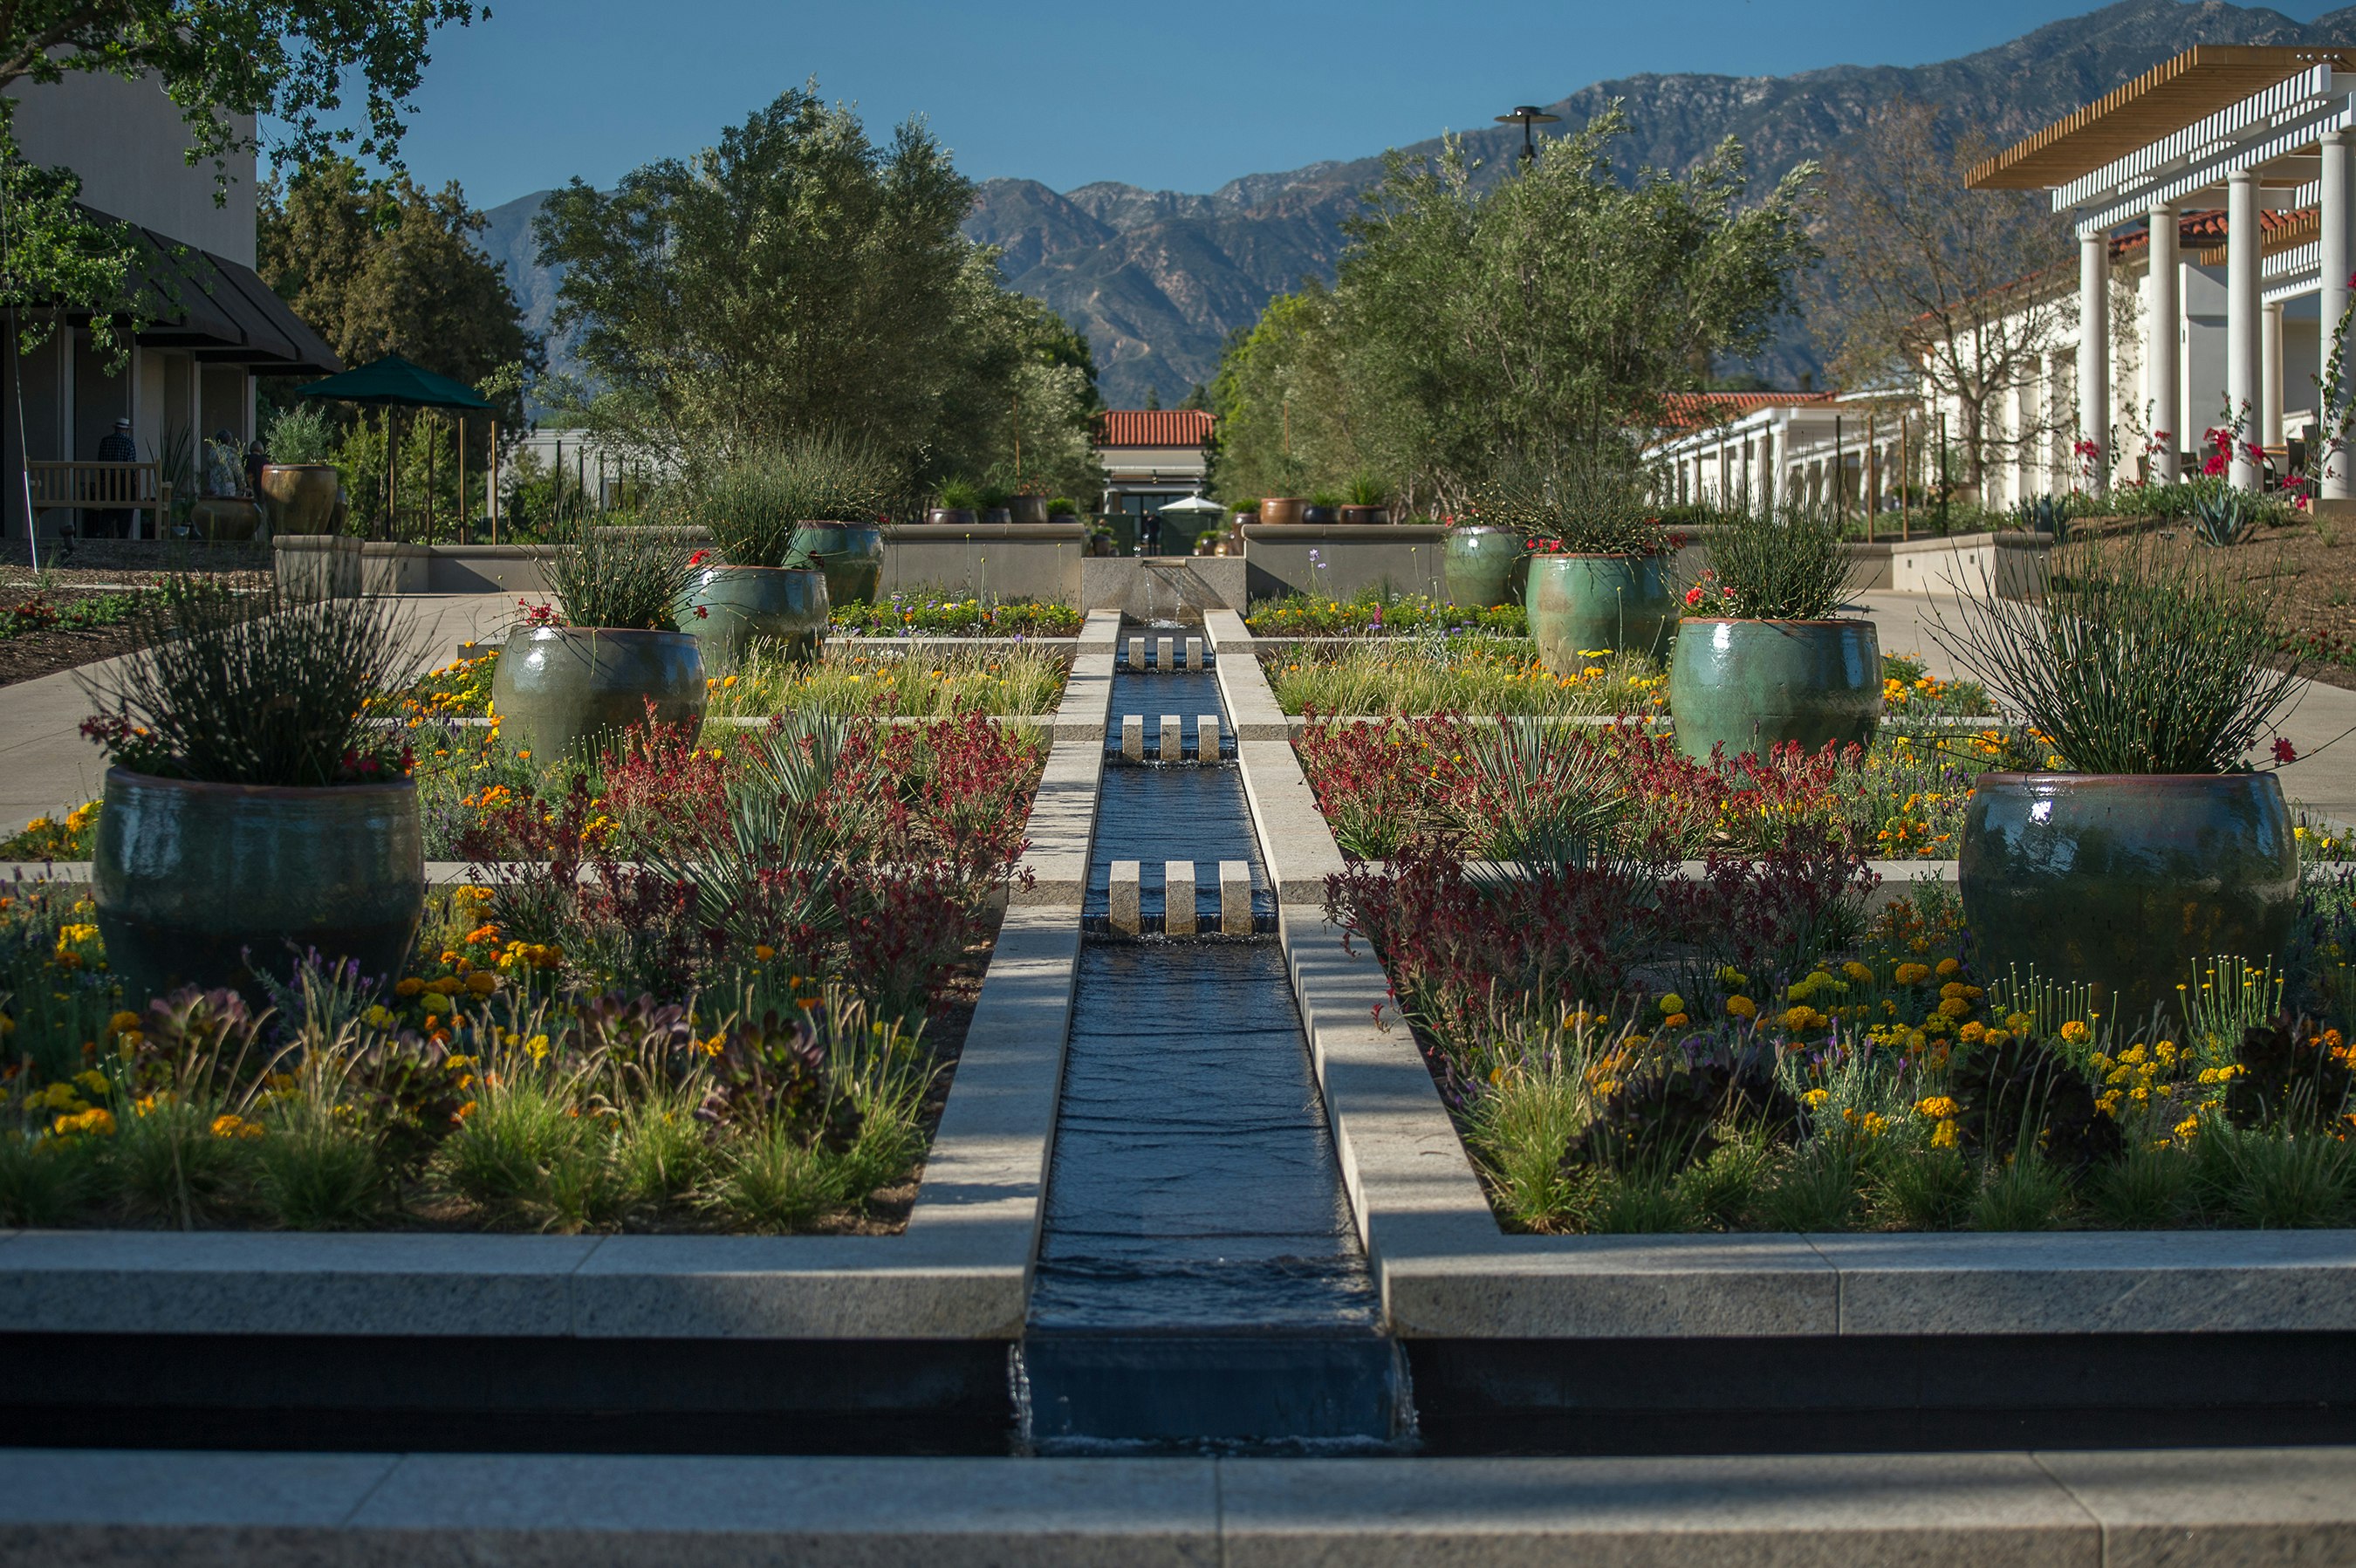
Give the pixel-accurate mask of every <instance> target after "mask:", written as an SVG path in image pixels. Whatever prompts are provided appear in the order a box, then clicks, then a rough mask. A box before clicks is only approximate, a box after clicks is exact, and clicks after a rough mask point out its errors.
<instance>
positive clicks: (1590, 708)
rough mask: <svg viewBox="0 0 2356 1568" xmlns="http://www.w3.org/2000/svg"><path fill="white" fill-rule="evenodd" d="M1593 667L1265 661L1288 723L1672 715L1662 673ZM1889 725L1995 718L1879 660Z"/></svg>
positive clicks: (1312, 653) (1974, 690)
mask: <svg viewBox="0 0 2356 1568" xmlns="http://www.w3.org/2000/svg"><path fill="white" fill-rule="evenodd" d="M1582 652H1583V653H1584V656H1585V657H1586V658H1587V660H1588V662H1587V663H1585V664H1584V665H1582V666H1581V667H1580V668H1578V669H1576V670H1572V671H1569V672H1568V673H1564V674H1557V673H1555V672H1554V671H1550V670H1548V669H1547V667H1546V665H1545V664H1543V663H1541V662H1540V661H1539V660H1538V658H1537V652H1536V650H1535V649H1534V648H1533V646H1532V645H1531V644H1530V643H1529V642H1528V641H1526V640H1525V639H1518V638H1492V637H1450V638H1447V639H1444V640H1440V639H1437V638H1436V634H1428V635H1427V636H1425V637H1422V638H1419V639H1416V640H1415V641H1413V642H1406V641H1402V642H1397V643H1391V644H1368V645H1360V646H1348V647H1343V648H1339V649H1335V650H1324V649H1289V650H1284V651H1282V652H1276V653H1268V654H1263V655H1262V656H1261V665H1262V667H1263V669H1265V671H1267V674H1268V680H1269V688H1270V689H1271V690H1272V691H1274V692H1275V693H1276V699H1277V702H1278V703H1279V704H1280V706H1281V707H1282V708H1283V709H1284V711H1285V712H1286V713H1288V714H1301V713H1322V714H1390V715H1408V714H1440V713H1457V714H1568V715H1579V716H1586V717H1611V716H1622V715H1630V714H1661V713H1665V712H1667V711H1668V708H1669V699H1668V683H1667V681H1666V679H1665V676H1664V675H1663V674H1662V672H1661V667H1660V666H1659V665H1658V664H1656V663H1655V662H1654V661H1653V660H1645V659H1637V658H1629V657H1621V656H1616V655H1614V654H1613V653H1612V651H1611V650H1609V649H1597V650H1582ZM1881 662H1882V704H1883V705H1882V714H1883V722H1884V724H1885V725H1889V726H1890V727H1892V728H1896V727H1900V726H1903V725H1922V724H1926V723H1936V722H1944V721H1953V720H1956V719H1970V718H1993V717H1995V716H1996V708H1995V704H1993V703H1990V702H1989V700H1988V696H1987V692H1986V690H1984V689H1983V688H1982V687H1980V686H1978V685H1977V684H1976V683H1974V682H1969V681H1943V680H1940V679H1938V678H1936V677H1934V676H1932V675H1930V674H1928V673H1927V672H1926V671H1925V670H1924V667H1923V662H1922V660H1921V659H1920V658H1919V657H1915V656H1910V655H1900V654H1890V655H1885V656H1884V657H1883V659H1882V661H1881Z"/></svg>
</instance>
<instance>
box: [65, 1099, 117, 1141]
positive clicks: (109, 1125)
mask: <svg viewBox="0 0 2356 1568" xmlns="http://www.w3.org/2000/svg"><path fill="white" fill-rule="evenodd" d="M49 1131H50V1132H52V1133H56V1134H57V1135H58V1136H59V1137H60V1138H70V1137H72V1136H73V1135H74V1134H76V1133H89V1134H90V1135H91V1137H93V1138H112V1136H114V1112H112V1111H109V1110H108V1109H107V1108H106V1107H105V1106H103V1105H100V1106H96V1107H93V1108H92V1109H91V1110H88V1111H81V1112H75V1113H74V1114H73V1115H71V1116H60V1117H59V1118H58V1119H57V1120H56V1121H55V1122H50V1123H49Z"/></svg>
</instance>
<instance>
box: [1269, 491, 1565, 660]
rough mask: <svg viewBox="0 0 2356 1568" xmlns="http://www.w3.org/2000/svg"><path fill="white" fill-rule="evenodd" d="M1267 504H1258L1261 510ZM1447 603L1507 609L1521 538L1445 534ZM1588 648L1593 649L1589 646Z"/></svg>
mask: <svg viewBox="0 0 2356 1568" xmlns="http://www.w3.org/2000/svg"><path fill="white" fill-rule="evenodd" d="M1267 505H1268V503H1267V502H1266V501H1262V502H1260V506H1261V507H1262V509H1263V510H1265V509H1266V507H1267ZM1440 561H1441V569H1442V571H1443V573H1444V575H1445V576H1446V579H1447V583H1448V602H1449V603H1450V604H1451V605H1454V606H1455V607H1457V608H1458V609H1461V610H1485V609H1494V608H1495V607H1498V606H1499V605H1509V604H1511V603H1513V602H1514V600H1515V597H1516V596H1518V593H1519V590H1520V588H1521V585H1522V536H1521V535H1520V534H1518V533H1515V532H1514V531H1513V530H1511V529H1508V528H1488V527H1484V526H1483V525H1482V524H1480V523H1477V522H1469V523H1464V524H1462V525H1460V526H1458V527H1455V528H1451V529H1450V530H1449V531H1448V538H1447V542H1445V544H1443V545H1442V547H1441V550H1440ZM1589 646H1590V647H1592V646H1594V645H1593V644H1591V643H1590V644H1589Z"/></svg>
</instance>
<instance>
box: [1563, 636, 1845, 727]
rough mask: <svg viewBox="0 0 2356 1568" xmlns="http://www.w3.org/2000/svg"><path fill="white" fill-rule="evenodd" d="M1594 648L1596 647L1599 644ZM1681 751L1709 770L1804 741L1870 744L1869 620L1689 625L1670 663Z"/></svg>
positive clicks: (1672, 703)
mask: <svg viewBox="0 0 2356 1568" xmlns="http://www.w3.org/2000/svg"><path fill="white" fill-rule="evenodd" d="M1588 646H1589V647H1590V648H1591V647H1593V646H1595V645H1594V644H1593V643H1590V644H1589V645H1588ZM1669 716H1670V718H1671V719H1672V720H1673V721H1674V722H1675V723H1676V736H1677V749H1678V750H1679V751H1680V752H1683V753H1684V754H1685V755H1686V756H1687V757H1691V758H1693V759H1694V760H1695V761H1697V762H1707V761H1708V759H1709V755H1710V751H1711V748H1712V747H1715V746H1724V747H1725V748H1726V755H1727V756H1728V757H1739V756H1740V755H1741V754H1742V753H1744V752H1746V751H1755V752H1757V753H1759V754H1760V755H1761V756H1762V757H1764V756H1765V755H1767V753H1769V752H1770V751H1772V750H1773V749H1774V748H1775V747H1776V746H1782V745H1783V744H1785V743H1786V742H1789V741H1797V742H1799V743H1800V744H1801V745H1802V746H1805V747H1807V748H1808V749H1809V750H1810V751H1816V750H1820V749H1821V748H1822V747H1823V746H1825V745H1826V743H1827V742H1830V741H1838V742H1840V743H1842V744H1844V745H1847V744H1850V743H1854V744H1856V745H1858V746H1864V745H1867V744H1869V742H1871V740H1872V739H1873V726H1874V725H1875V723H1876V722H1877V721H1878V720H1879V718H1880V717H1881V644H1880V642H1879V639H1877V638H1876V637H1875V636H1874V631H1873V623H1872V622H1871V621H1863V620H1708V619H1705V620H1686V621H1680V622H1679V623H1678V625H1677V639H1676V646H1675V647H1674V648H1673V649H1672V650H1671V652H1670V655H1669Z"/></svg>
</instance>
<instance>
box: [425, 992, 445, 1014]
mask: <svg viewBox="0 0 2356 1568" xmlns="http://www.w3.org/2000/svg"><path fill="white" fill-rule="evenodd" d="M417 1002H418V1005H419V1006H421V1007H423V1008H424V1009H425V1010H426V1011H427V1012H428V1013H447V1012H448V1011H449V1010H450V998H449V997H448V996H446V995H444V993H441V992H439V991H428V992H426V993H423V995H421V996H420V997H419V998H418V999H417Z"/></svg>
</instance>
